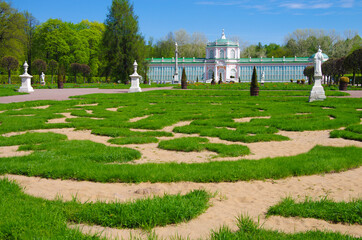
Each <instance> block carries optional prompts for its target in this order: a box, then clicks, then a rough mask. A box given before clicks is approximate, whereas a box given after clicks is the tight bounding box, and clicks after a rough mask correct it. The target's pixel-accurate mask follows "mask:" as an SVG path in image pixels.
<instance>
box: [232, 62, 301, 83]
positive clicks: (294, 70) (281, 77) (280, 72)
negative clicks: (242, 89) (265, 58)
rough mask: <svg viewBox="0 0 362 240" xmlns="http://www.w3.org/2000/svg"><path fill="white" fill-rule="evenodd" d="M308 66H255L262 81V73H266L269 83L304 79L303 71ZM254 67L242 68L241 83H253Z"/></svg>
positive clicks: (266, 79)
mask: <svg viewBox="0 0 362 240" xmlns="http://www.w3.org/2000/svg"><path fill="white" fill-rule="evenodd" d="M307 66H308V65H288V64H282V65H279V64H275V65H271V66H262V65H259V66H255V68H256V72H257V75H258V80H260V78H261V75H262V73H263V72H264V73H265V81H269V82H289V81H290V79H294V80H296V79H303V78H305V76H304V75H303V70H304V68H305V67H307ZM253 67H254V66H240V69H239V70H240V79H241V81H245V82H249V81H251V76H252V74H253Z"/></svg>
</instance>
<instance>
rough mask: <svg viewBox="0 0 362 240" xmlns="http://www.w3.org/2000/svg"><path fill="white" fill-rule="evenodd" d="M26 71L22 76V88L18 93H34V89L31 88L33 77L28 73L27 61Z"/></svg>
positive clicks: (25, 64)
mask: <svg viewBox="0 0 362 240" xmlns="http://www.w3.org/2000/svg"><path fill="white" fill-rule="evenodd" d="M24 70H25V73H24V74H23V75H20V77H21V87H20V88H19V90H18V92H25V93H31V92H34V89H33V87H32V86H31V78H32V77H33V76H31V75H29V73H28V64H27V63H26V61H25V63H24Z"/></svg>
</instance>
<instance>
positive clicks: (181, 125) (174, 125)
mask: <svg viewBox="0 0 362 240" xmlns="http://www.w3.org/2000/svg"><path fill="white" fill-rule="evenodd" d="M191 122H192V121H182V122H178V123H176V124H173V125H171V126H167V127H164V128H163V129H162V130H161V131H164V132H172V131H173V129H174V128H175V127H183V126H187V125H190V123H191Z"/></svg>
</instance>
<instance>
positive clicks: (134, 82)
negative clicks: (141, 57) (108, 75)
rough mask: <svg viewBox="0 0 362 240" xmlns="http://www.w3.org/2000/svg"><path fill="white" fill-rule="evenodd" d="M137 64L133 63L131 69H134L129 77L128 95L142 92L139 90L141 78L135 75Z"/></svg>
mask: <svg viewBox="0 0 362 240" xmlns="http://www.w3.org/2000/svg"><path fill="white" fill-rule="evenodd" d="M137 66H138V64H137V62H136V61H134V64H133V67H134V73H133V74H132V75H130V77H131V88H130V89H129V90H128V92H129V93H135V92H142V89H141V88H140V78H141V76H140V75H138V73H137Z"/></svg>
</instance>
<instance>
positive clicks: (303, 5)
mask: <svg viewBox="0 0 362 240" xmlns="http://www.w3.org/2000/svg"><path fill="white" fill-rule="evenodd" d="M312 2H314V1H312ZM312 2H309V3H308V2H306V3H300V2H298V3H296V2H287V3H282V4H280V7H284V8H289V9H327V8H330V7H332V6H333V3H323V2H322V3H312Z"/></svg>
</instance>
